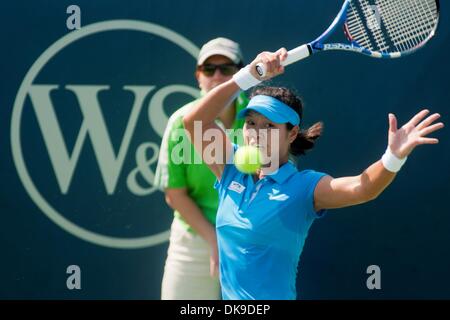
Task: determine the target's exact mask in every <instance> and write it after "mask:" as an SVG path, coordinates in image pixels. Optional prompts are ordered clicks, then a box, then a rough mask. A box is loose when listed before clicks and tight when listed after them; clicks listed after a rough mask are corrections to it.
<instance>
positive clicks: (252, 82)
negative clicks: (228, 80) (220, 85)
mask: <svg viewBox="0 0 450 320" xmlns="http://www.w3.org/2000/svg"><path fill="white" fill-rule="evenodd" d="M233 80H234V82H236V84H237V85H238V86H239V88H241V89H242V90H244V91H245V90H248V89H250V88H251V87H253V86H256V85H257V84H259V83H261V80H259V79H256V78H255V77H254V76H253V75H252V74H251V73H250V66H246V67H244V68H242V69H241V70H239V71H238V72H237V73H235V74H234V75H233Z"/></svg>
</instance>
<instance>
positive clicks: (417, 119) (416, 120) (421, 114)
mask: <svg viewBox="0 0 450 320" xmlns="http://www.w3.org/2000/svg"><path fill="white" fill-rule="evenodd" d="M428 113H430V111H429V110H428V109H424V110H422V111H420V112H419V113H418V114H416V115H415V116H414V117H412V119H411V120H410V121H409V122H408V124H409V125H412V126H414V127H415V126H416V125H417V124H418V123H419V122H420V121H421V120H422V119H423V118H424V117H425V116H426V115H427V114H428Z"/></svg>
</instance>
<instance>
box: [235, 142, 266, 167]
mask: <svg viewBox="0 0 450 320" xmlns="http://www.w3.org/2000/svg"><path fill="white" fill-rule="evenodd" d="M261 162H262V154H261V151H260V150H259V149H258V148H257V147H254V146H242V147H240V148H238V149H237V151H236V153H235V154H234V165H235V166H236V168H237V169H238V170H239V171H241V172H243V173H255V172H256V171H257V170H258V169H259V168H261Z"/></svg>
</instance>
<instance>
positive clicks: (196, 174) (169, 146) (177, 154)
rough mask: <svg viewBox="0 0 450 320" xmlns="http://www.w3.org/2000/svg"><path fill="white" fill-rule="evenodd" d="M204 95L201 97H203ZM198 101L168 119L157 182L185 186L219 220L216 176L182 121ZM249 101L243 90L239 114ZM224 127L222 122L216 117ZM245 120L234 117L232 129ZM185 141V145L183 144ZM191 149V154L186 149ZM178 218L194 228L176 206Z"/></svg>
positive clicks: (236, 139) (209, 215)
mask: <svg viewBox="0 0 450 320" xmlns="http://www.w3.org/2000/svg"><path fill="white" fill-rule="evenodd" d="M200 99H201V98H200ZM198 101H199V99H197V100H195V101H193V102H191V103H189V104H187V105H185V106H183V107H182V108H180V109H179V110H177V111H176V112H175V113H174V114H173V115H172V116H171V117H170V119H169V122H168V124H167V127H166V130H165V133H164V136H163V141H162V144H161V149H160V151H159V152H160V153H159V159H158V166H157V169H156V175H155V185H157V186H158V187H159V188H160V190H164V189H166V188H186V189H187V191H188V194H189V196H190V197H191V198H192V199H193V200H194V202H195V203H196V204H197V206H198V207H199V208H200V210H201V211H202V213H203V215H204V216H205V218H206V219H207V220H208V221H209V222H210V223H211V224H212V225H215V224H216V213H217V207H218V205H219V198H218V194H217V190H216V189H214V188H213V186H214V182H215V180H216V177H215V176H214V174H213V173H212V171H211V170H210V169H209V167H208V166H207V165H206V164H204V163H203V162H202V160H201V158H200V156H199V155H198V154H197V152H196V151H195V149H194V146H193V144H192V143H190V141H189V140H188V138H187V136H186V134H185V131H184V125H183V116H184V115H185V114H186V113H187V112H188V111H189V110H190V109H191V108H192V107H193V106H195V104H196V103H197V102H198ZM247 104H248V98H247V97H246V95H245V94H244V93H241V94H240V95H239V96H238V97H237V98H236V100H235V107H236V116H237V114H238V113H239V111H240V110H242V109H243V108H245V107H246V106H247ZM216 122H217V124H218V125H219V126H221V127H222V128H223V125H222V123H221V122H220V121H219V120H216ZM243 125H244V120H238V119H235V121H234V123H233V125H232V128H231V129H241V128H242V127H243ZM239 140H242V136H237V137H236V136H235V137H232V139H231V141H232V142H233V143H236V144H239V143H241V141H239ZM183 145H184V147H185V148H183ZM187 150H189V154H186V152H184V151H187ZM174 214H175V218H176V219H178V220H179V221H180V222H181V224H182V225H183V226H185V228H186V229H187V230H189V231H191V232H192V231H193V230H192V228H191V227H190V226H189V225H188V224H187V223H186V222H185V221H184V219H183V218H182V216H181V214H180V213H179V212H178V211H176V210H175V212H174Z"/></svg>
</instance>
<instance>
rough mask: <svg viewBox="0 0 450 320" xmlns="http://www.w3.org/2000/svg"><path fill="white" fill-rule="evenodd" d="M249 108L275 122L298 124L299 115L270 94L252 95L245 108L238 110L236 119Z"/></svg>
mask: <svg viewBox="0 0 450 320" xmlns="http://www.w3.org/2000/svg"><path fill="white" fill-rule="evenodd" d="M250 110H253V111H256V112H258V113H260V114H262V115H263V116H264V117H266V118H267V119H269V120H270V121H273V122H275V123H287V122H289V123H290V124H292V125H293V126H298V125H299V124H300V117H299V115H298V113H297V112H295V111H294V109H292V108H291V107H289V106H287V105H286V104H284V103H283V102H281V101H280V100H278V99H275V98H273V97H270V96H264V95H258V96H254V97H253V98H252V99H251V100H250V102H249V103H248V106H247V108H245V109H242V110H241V111H240V112H239V114H238V119H242V118H245V116H246V115H247V114H248V112H249V111H250Z"/></svg>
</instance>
